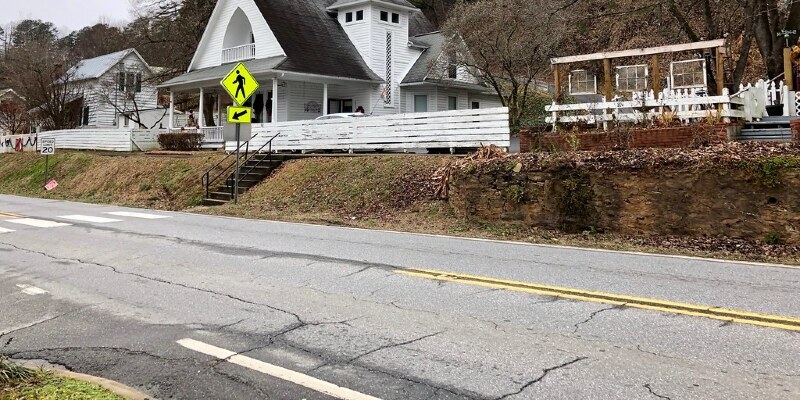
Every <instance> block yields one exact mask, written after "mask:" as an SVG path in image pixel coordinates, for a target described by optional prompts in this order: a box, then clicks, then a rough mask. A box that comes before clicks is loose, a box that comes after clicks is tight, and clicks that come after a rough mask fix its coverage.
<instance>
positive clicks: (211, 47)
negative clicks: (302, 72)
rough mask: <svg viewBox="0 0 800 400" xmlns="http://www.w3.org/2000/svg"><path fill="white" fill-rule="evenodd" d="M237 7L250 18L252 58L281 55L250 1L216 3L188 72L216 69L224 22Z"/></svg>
mask: <svg viewBox="0 0 800 400" xmlns="http://www.w3.org/2000/svg"><path fill="white" fill-rule="evenodd" d="M238 8H241V9H242V11H244V13H245V14H246V15H247V16H248V18H249V19H250V25H251V26H252V27H253V36H254V37H255V42H256V43H255V44H256V58H268V57H274V56H281V55H285V54H286V53H285V52H284V51H283V49H282V48H281V46H280V44H279V43H278V40H277V39H276V38H275V35H274V34H273V33H272V29H270V27H269V25H267V21H266V20H265V19H264V17H263V16H262V15H261V10H259V9H258V6H256V3H255V2H254V1H253V0H220V1H219V2H218V3H217V6H216V8H215V9H214V13H213V14H212V15H211V19H210V20H209V22H208V28H207V29H206V32H205V33H204V34H203V39H202V40H201V41H200V45H199V46H198V47H197V51H196V52H195V56H194V60H193V61H192V65H191V66H190V67H189V71H194V70H197V69H202V68H208V67H216V66H219V65H221V64H222V50H223V41H224V40H225V32H226V31H227V30H228V23H229V21H230V20H231V17H233V14H234V12H236V10H237V9H238Z"/></svg>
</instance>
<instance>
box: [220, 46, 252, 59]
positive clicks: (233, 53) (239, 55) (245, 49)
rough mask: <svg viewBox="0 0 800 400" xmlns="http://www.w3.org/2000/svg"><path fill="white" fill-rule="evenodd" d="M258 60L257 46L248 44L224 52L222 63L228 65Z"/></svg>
mask: <svg viewBox="0 0 800 400" xmlns="http://www.w3.org/2000/svg"><path fill="white" fill-rule="evenodd" d="M254 58H256V45H255V44H246V45H243V46H236V47H231V48H229V49H223V50H222V63H223V64H227V63H231V62H235V61H243V60H252V59H254Z"/></svg>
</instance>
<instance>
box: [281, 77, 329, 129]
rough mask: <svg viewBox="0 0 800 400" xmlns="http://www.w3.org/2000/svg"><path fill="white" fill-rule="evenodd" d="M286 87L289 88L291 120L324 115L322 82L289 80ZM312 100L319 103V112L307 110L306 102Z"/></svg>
mask: <svg viewBox="0 0 800 400" xmlns="http://www.w3.org/2000/svg"><path fill="white" fill-rule="evenodd" d="M286 89H288V91H287V93H288V95H289V119H288V120H289V121H298V120H306V119H314V118H317V117H320V116H322V97H323V89H322V84H320V83H309V82H296V81H289V82H288V85H287V86H286ZM312 101H314V102H316V103H317V104H319V107H320V112H319V113H316V112H307V111H306V104H307V103H309V102H312Z"/></svg>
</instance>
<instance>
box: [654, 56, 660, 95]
mask: <svg viewBox="0 0 800 400" xmlns="http://www.w3.org/2000/svg"><path fill="white" fill-rule="evenodd" d="M652 64H653V66H652V68H653V96H655V99H656V100H658V94H659V92H661V64H660V63H659V61H658V54H653V61H652Z"/></svg>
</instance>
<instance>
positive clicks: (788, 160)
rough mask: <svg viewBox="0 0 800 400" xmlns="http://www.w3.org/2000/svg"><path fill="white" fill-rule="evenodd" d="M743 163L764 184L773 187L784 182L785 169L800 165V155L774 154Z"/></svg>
mask: <svg viewBox="0 0 800 400" xmlns="http://www.w3.org/2000/svg"><path fill="white" fill-rule="evenodd" d="M742 164H743V166H745V167H746V168H749V169H750V170H751V171H753V173H754V174H755V175H756V176H757V177H758V180H759V182H761V184H762V185H764V186H765V187H767V188H770V189H772V188H776V187H778V186H780V185H781V184H782V182H781V174H782V172H783V170H785V169H787V168H798V167H800V157H799V156H794V155H786V156H774V157H766V158H761V159H756V160H751V161H745V162H743V163H742Z"/></svg>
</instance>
